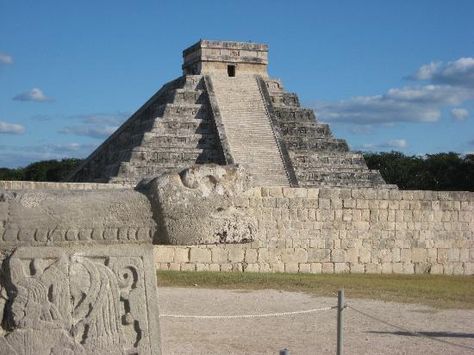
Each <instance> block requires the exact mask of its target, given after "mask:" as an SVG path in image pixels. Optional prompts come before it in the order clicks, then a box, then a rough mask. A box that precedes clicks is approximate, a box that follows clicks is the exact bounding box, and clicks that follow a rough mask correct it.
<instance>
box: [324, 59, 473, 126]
mask: <svg viewBox="0 0 474 355" xmlns="http://www.w3.org/2000/svg"><path fill="white" fill-rule="evenodd" d="M410 78H411V79H414V80H428V81H429V83H428V84H427V85H416V86H405V87H401V88H392V89H389V90H388V91H387V92H386V93H384V94H381V95H374V96H359V97H353V98H350V99H347V100H342V101H339V102H322V103H319V104H316V105H315V108H316V110H317V113H318V116H319V117H320V118H321V120H323V121H329V122H346V123H350V124H355V125H370V124H390V123H397V122H436V121H438V120H439V119H440V118H441V114H442V110H443V109H444V108H445V107H446V106H455V105H460V104H462V103H464V102H466V101H469V100H473V99H474V58H460V59H458V60H456V61H453V62H448V63H446V64H444V63H442V62H433V63H430V64H427V65H423V66H422V67H420V68H419V69H418V71H417V72H416V73H415V74H414V75H412V76H411V77H410ZM458 113H459V111H458ZM454 114H456V113H454ZM461 115H462V113H461Z"/></svg>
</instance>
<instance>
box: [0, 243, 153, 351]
mask: <svg viewBox="0 0 474 355" xmlns="http://www.w3.org/2000/svg"><path fill="white" fill-rule="evenodd" d="M152 261H153V258H152V250H151V248H150V247H149V245H113V246H112V245H109V246H105V245H96V246H87V247H83V246H82V247H79V246H77V247H76V246H74V247H20V248H18V249H16V250H15V251H14V252H13V254H11V256H10V257H9V258H6V259H5V261H4V270H3V275H2V278H1V285H0V319H2V331H3V333H4V336H3V337H0V354H38V355H43V354H45V355H49V354H160V353H161V351H160V332H159V322H158V319H159V318H158V300H157V293H156V276H155V271H154V270H155V268H154V266H153V262H152Z"/></svg>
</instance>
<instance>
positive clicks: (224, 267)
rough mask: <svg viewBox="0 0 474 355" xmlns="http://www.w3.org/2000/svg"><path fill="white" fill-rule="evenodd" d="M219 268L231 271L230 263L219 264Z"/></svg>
mask: <svg viewBox="0 0 474 355" xmlns="http://www.w3.org/2000/svg"><path fill="white" fill-rule="evenodd" d="M220 268H221V271H224V272H230V271H232V264H230V263H227V264H221V267H220Z"/></svg>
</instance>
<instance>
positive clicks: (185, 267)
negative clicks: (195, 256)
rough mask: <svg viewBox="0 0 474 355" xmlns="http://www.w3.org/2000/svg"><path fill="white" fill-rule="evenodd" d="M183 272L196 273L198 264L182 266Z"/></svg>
mask: <svg viewBox="0 0 474 355" xmlns="http://www.w3.org/2000/svg"><path fill="white" fill-rule="evenodd" d="M181 271H196V264H194V263H184V264H181Z"/></svg>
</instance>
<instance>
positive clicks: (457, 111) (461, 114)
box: [451, 107, 469, 121]
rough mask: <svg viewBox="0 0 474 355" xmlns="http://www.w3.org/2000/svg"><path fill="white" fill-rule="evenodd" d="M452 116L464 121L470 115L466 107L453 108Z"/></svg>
mask: <svg viewBox="0 0 474 355" xmlns="http://www.w3.org/2000/svg"><path fill="white" fill-rule="evenodd" d="M451 116H452V117H453V118H454V119H455V120H457V121H464V120H466V119H467V118H468V117H469V111H468V110H466V109H465V108H459V107H456V108H453V109H452V110H451Z"/></svg>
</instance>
